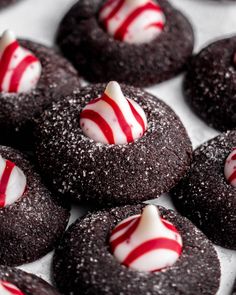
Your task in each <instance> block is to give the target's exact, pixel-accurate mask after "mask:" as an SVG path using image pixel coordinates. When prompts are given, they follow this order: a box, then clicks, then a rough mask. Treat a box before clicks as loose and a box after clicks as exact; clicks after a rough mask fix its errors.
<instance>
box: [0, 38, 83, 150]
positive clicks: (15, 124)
mask: <svg viewBox="0 0 236 295" xmlns="http://www.w3.org/2000/svg"><path fill="white" fill-rule="evenodd" d="M20 44H21V45H22V46H23V47H25V48H27V49H29V50H31V51H32V52H33V53H34V54H35V55H36V56H37V57H38V59H39V60H40V62H41V64H42V74H41V77H40V80H39V82H38V85H37V87H36V88H35V89H34V90H32V91H30V92H29V93H9V94H7V93H0V105H1V108H0V132H1V140H0V143H1V144H4V145H11V146H16V147H19V148H24V149H31V148H32V145H33V138H32V137H33V134H32V133H33V129H34V125H35V119H37V118H38V116H39V115H40V114H41V113H42V112H43V110H45V109H46V108H47V107H48V106H49V105H50V104H51V103H52V102H53V101H57V100H59V99H60V97H62V96H66V95H68V94H71V93H72V92H73V90H74V89H76V88H77V87H79V86H80V83H79V78H78V73H77V72H76V70H75V69H74V68H73V67H72V65H71V64H70V63H69V62H68V61H67V60H66V59H64V58H63V57H62V56H60V55H58V54H57V53H56V52H55V50H53V49H51V48H48V47H46V46H43V45H41V44H38V43H35V42H33V41H26V40H24V41H23V40H22V41H20Z"/></svg>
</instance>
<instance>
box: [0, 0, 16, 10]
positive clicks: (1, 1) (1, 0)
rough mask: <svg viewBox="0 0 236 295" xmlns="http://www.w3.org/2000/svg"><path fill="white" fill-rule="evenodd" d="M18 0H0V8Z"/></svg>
mask: <svg viewBox="0 0 236 295" xmlns="http://www.w3.org/2000/svg"><path fill="white" fill-rule="evenodd" d="M18 1H19V0H0V9H1V8H5V7H7V6H8V5H11V4H14V3H17V2H18Z"/></svg>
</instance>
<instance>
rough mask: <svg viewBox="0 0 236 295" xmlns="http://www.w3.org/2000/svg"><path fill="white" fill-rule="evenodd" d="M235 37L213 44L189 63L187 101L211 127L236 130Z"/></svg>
mask: <svg viewBox="0 0 236 295" xmlns="http://www.w3.org/2000/svg"><path fill="white" fill-rule="evenodd" d="M235 53H236V37H232V38H228V39H223V40H219V41H216V42H214V43H212V44H210V45H209V46H207V47H206V48H204V49H203V50H202V51H201V52H200V53H199V54H197V55H196V56H195V57H194V58H193V59H192V62H191V63H190V64H189V67H188V72H187V75H186V78H185V82H184V92H185V96H186V100H187V101H188V103H189V104H190V106H191V107H192V109H193V110H194V111H195V112H196V113H197V114H198V115H199V116H200V117H201V118H202V119H203V120H205V121H206V122H207V123H208V124H209V125H210V126H213V127H215V128H216V129H219V130H222V131H226V130H228V129H234V128H235V127H236V60H235V63H234V54H235Z"/></svg>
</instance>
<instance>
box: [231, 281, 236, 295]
mask: <svg viewBox="0 0 236 295" xmlns="http://www.w3.org/2000/svg"><path fill="white" fill-rule="evenodd" d="M232 295H236V281H235V283H234V287H233V293H232Z"/></svg>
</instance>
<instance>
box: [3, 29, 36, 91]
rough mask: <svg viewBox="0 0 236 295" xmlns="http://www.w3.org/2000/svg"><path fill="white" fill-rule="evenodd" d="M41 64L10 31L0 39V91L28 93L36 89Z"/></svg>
mask: <svg viewBox="0 0 236 295" xmlns="http://www.w3.org/2000/svg"><path fill="white" fill-rule="evenodd" d="M40 74H41V64H40V62H39V60H38V59H37V58H36V57H35V56H34V55H33V53H32V52H30V51H28V50H26V49H25V48H23V47H21V46H20V45H19V43H18V42H17V40H16V38H15V36H14V34H13V33H12V32H11V31H5V32H4V33H3V35H2V37H1V39H0V91H1V92H8V93H9V92H13V93H20V92H29V91H30V90H32V89H33V88H35V87H36V85H37V83H38V80H39V78H40Z"/></svg>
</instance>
